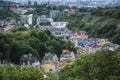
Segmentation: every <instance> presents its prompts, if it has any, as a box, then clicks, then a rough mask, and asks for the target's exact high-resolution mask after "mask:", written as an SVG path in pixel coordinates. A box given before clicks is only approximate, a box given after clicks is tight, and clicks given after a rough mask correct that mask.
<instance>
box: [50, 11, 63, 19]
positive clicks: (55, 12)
mask: <svg viewBox="0 0 120 80" xmlns="http://www.w3.org/2000/svg"><path fill="white" fill-rule="evenodd" d="M49 15H50V17H51V18H55V17H60V16H63V15H64V13H63V12H60V11H58V10H53V11H50V14H49Z"/></svg>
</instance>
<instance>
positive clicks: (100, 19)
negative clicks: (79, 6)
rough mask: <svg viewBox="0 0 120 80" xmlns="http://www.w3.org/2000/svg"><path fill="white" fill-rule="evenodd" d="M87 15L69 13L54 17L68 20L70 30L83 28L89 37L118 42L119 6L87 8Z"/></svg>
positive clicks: (119, 27)
mask: <svg viewBox="0 0 120 80" xmlns="http://www.w3.org/2000/svg"><path fill="white" fill-rule="evenodd" d="M89 12H90V14H88V15H70V16H63V17H60V18H57V19H55V20H56V21H68V22H69V25H68V26H67V27H68V28H69V29H71V30H73V31H74V30H76V29H80V30H85V31H87V32H88V34H89V35H90V37H97V38H107V39H110V40H111V41H112V42H113V43H117V44H120V34H119V33H120V23H119V21H120V8H106V9H105V8H104V9H103V8H98V9H91V10H89Z"/></svg>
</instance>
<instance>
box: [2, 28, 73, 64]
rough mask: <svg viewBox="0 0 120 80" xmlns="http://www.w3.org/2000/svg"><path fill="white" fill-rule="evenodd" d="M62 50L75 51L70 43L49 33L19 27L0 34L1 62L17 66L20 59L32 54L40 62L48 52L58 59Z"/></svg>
mask: <svg viewBox="0 0 120 80" xmlns="http://www.w3.org/2000/svg"><path fill="white" fill-rule="evenodd" d="M63 49H68V50H74V51H75V49H74V45H73V44H72V43H71V42H68V41H64V40H63V39H60V38H57V37H55V36H54V35H52V34H51V33H50V32H49V31H42V30H38V29H30V30H27V29H26V28H25V27H20V28H16V29H14V30H12V31H8V32H3V33H0V59H1V60H3V59H7V60H9V61H11V62H13V63H17V64H18V63H19V59H20V57H21V56H22V55H23V54H28V53H31V54H34V55H35V56H37V57H38V58H40V60H41V59H42V58H43V56H44V55H45V53H49V52H50V53H52V54H57V56H58V57H59V56H60V54H61V52H62V50H63Z"/></svg>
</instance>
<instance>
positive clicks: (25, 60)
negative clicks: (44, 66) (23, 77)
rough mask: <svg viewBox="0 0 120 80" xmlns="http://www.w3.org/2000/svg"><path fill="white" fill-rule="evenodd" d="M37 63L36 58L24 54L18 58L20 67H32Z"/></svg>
mask: <svg viewBox="0 0 120 80" xmlns="http://www.w3.org/2000/svg"><path fill="white" fill-rule="evenodd" d="M36 62H38V59H37V57H35V56H33V55H32V54H24V55H22V56H21V58H20V65H28V66H29V65H33V64H34V63H36Z"/></svg>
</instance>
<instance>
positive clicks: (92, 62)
mask: <svg viewBox="0 0 120 80" xmlns="http://www.w3.org/2000/svg"><path fill="white" fill-rule="evenodd" d="M119 68H120V49H116V50H115V51H109V50H102V51H98V52H96V53H95V54H81V55H80V57H79V58H78V59H76V60H75V61H73V62H72V63H70V64H68V65H67V66H66V67H65V68H64V69H62V70H61V71H60V73H59V76H60V80H120V76H119V75H120V69H119Z"/></svg>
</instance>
